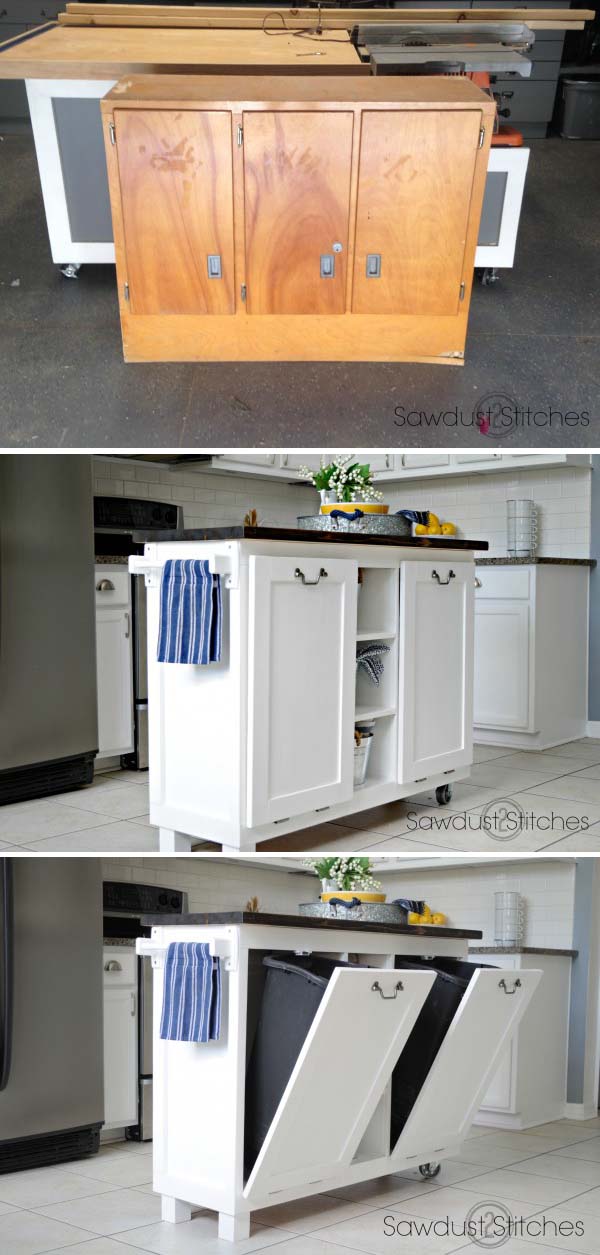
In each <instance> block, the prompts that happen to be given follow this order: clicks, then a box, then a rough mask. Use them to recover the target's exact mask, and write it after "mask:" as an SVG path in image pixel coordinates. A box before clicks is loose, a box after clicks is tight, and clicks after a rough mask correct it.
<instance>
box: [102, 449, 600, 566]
mask: <svg viewBox="0 0 600 1255" xmlns="http://www.w3.org/2000/svg"><path fill="white" fill-rule="evenodd" d="M591 475H592V472H591V468H588V467H572V468H568V469H567V468H565V467H557V468H556V469H554V470H546V469H540V470H528V469H527V468H523V469H521V470H518V469H515V470H511V471H507V472H501V473H497V474H496V473H494V474H485V475H484V474H479V475H475V474H474V475H464V476H461V477H452V476H440V477H439V478H434V479H432V478H429V479H427V478H423V479H418V480H417V479H414V480H412V479H411V480H409V481H407V482H406V484H399V483H394V484H390V485H389V486H388V487H385V489H384V490H385V496H386V499H387V500H388V501H389V502H390V506H391V508H392V509H395V510H398V509H400V508H401V507H408V508H414V509H427V508H430V509H432V510H434V511H435V513H436V514H438V515H440V517H441V518H442V519H449V520H450V521H451V522H453V523H456V524H457V526H458V528H459V534H460V535H462V536H466V537H468V538H469V539H474V540H487V541H488V543H489V546H490V549H489V554H490V556H491V557H502V556H504V555H505V554H506V502H507V500H508V499H509V498H510V497H531V498H532V499H533V500H534V501H535V502H536V504H537V507H538V522H539V543H538V554H539V555H540V557H553V558H588V557H589V556H590V539H591V538H590V532H591V528H590V510H591ZM290 481H291V482H290V483H286V482H285V481H282V480H266V479H259V478H257V477H255V476H252V475H243V474H238V473H237V472H236V473H233V474H232V473H220V472H218V471H212V470H211V471H202V470H197V471H190V470H188V471H185V470H181V471H180V470H174V471H170V470H165V469H164V468H162V467H157V466H151V465H150V464H145V463H142V464H140V465H136V464H134V463H132V462H127V461H122V462H117V461H112V462H111V461H110V460H108V459H105V458H96V459H95V491H96V492H97V493H102V494H105V495H106V494H115V495H118V496H129V497H136V496H137V497H155V498H156V499H158V500H160V501H175V502H177V503H178V504H180V505H182V506H183V512H184V519H185V524H186V526H187V527H206V526H210V525H211V524H213V525H217V524H221V525H222V524H228V523H229V524H233V523H241V522H242V520H243V518H244V515H245V514H246V512H247V511H248V510H250V509H252V508H253V507H254V508H255V509H256V510H257V512H258V517H259V522H261V523H263V524H270V525H271V526H273V527H283V526H286V527H290V526H294V525H295V523H296V518H297V516H298V515H299V514H314V513H316V512H317V509H318V499H317V495H316V493H315V491H314V489H312V488H309V487H306V486H304V485H302V484H301V483H300V482H298V483H297V484H296V483H294V482H293V481H294V476H293V473H291V474H290Z"/></svg>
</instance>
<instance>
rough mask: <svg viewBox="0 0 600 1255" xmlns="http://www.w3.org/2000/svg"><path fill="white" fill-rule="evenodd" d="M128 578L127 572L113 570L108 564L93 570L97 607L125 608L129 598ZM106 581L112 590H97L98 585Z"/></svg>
mask: <svg viewBox="0 0 600 1255" xmlns="http://www.w3.org/2000/svg"><path fill="white" fill-rule="evenodd" d="M129 580H130V576H129V572H128V571H121V570H115V569H114V567H111V565H110V563H107V564H106V565H101V566H97V567H95V568H94V588H95V590H96V605H97V606H127V605H129V601H130V597H131V586H130V583H129ZM104 581H108V583H109V584H112V588H104V589H99V588H98V585H99V584H101V583H103V582H104Z"/></svg>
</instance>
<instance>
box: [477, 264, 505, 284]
mask: <svg viewBox="0 0 600 1255" xmlns="http://www.w3.org/2000/svg"><path fill="white" fill-rule="evenodd" d="M499 279H500V275H499V274H498V271H497V269H496V267H495V266H486V267H485V270H482V271H481V284H482V287H484V288H491V287H492V286H493V284H494V283H498V282H499Z"/></svg>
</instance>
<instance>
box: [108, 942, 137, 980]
mask: <svg viewBox="0 0 600 1255" xmlns="http://www.w3.org/2000/svg"><path fill="white" fill-rule="evenodd" d="M111 963H116V964H117V965H118V966H117V967H115V968H109V970H108V971H107V965H108V964H111ZM102 978H103V982H104V988H105V989H112V987H113V986H115V987H117V986H122V985H135V984H137V955H136V952H135V950H134V948H133V946H131V948H129V947H128V948H127V949H124V948H123V949H121V947H119V946H105V947H104V949H103V951H102Z"/></svg>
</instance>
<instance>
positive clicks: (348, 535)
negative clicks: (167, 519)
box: [134, 523, 488, 553]
mask: <svg viewBox="0 0 600 1255" xmlns="http://www.w3.org/2000/svg"><path fill="white" fill-rule="evenodd" d="M134 540H135V541H137V542H139V543H146V542H153V541H154V542H160V541H177V540H181V541H194V540H281V541H290V540H291V541H297V542H298V544H303V545H304V544H319V545H323V544H344V545H388V546H389V545H393V546H394V547H395V548H396V549H442V548H443V549H447V550H448V552H449V553H452V551H453V550H457V549H487V547H488V542H487V540H459V539H458V538H457V537H455V536H453V537H452V540H451V541H442V540H440V538H439V536H375V535H373V536H368V535H366V533H362V532H313V531H310V530H309V529H308V528H307V529H306V530H305V529H304V528H299V527H246V525H245V524H243V523H240V524H239V525H236V526H234V527H189V528H184V530H183V531H181V532H177V531H164V532H143V531H140V532H135V533H134Z"/></svg>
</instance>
